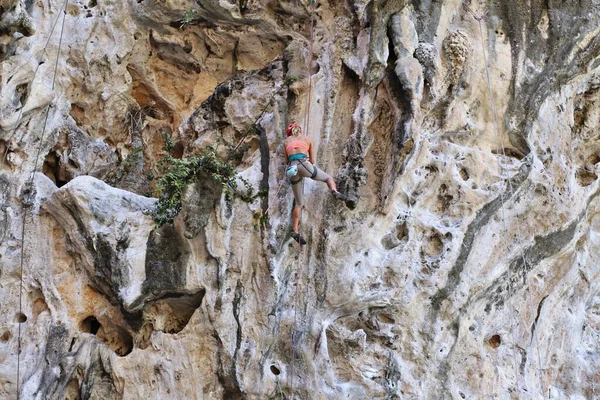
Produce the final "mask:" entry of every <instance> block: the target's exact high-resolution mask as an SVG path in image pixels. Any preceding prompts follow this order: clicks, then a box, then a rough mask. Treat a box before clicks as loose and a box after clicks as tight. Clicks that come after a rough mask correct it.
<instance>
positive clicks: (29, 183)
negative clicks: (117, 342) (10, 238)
mask: <svg viewBox="0 0 600 400" xmlns="http://www.w3.org/2000/svg"><path fill="white" fill-rule="evenodd" d="M68 1H69V0H65V1H64V3H63V6H62V7H61V11H60V12H59V14H58V16H57V17H56V21H54V25H53V26H52V31H51V32H50V35H49V37H48V41H47V42H46V47H47V46H48V43H49V42H50V38H51V37H52V33H53V32H54V28H55V26H56V23H57V22H58V18H59V17H60V14H61V13H62V14H63V20H62V24H61V28H60V38H59V41H58V50H57V53H56V62H55V64H54V75H53V77H52V90H54V86H55V83H56V73H57V71H58V59H59V57H60V49H61V46H62V39H63V33H64V27H65V20H66V18H67V13H66V10H67V3H68ZM46 47H44V54H45V52H46ZM42 57H43V54H42ZM40 65H41V64H38V68H39V66H40ZM38 68H36V70H35V73H34V78H33V80H32V84H33V81H34V80H35V74H37V71H38ZM50 105H51V104H48V105H47V106H46V111H45V114H46V115H45V117H44V126H43V128H42V135H41V137H40V143H39V146H38V150H37V153H36V156H35V161H34V165H33V170H32V171H31V176H30V177H29V179H28V181H27V182H26V184H25V188H26V189H30V188H32V187H33V181H34V179H35V171H36V169H37V164H38V160H39V157H40V153H41V151H42V145H43V144H44V136H45V133H46V125H47V123H48V114H49V111H50ZM23 108H24V105H23V106H22V107H21V111H20V112H19V117H18V118H17V123H16V124H15V128H14V131H13V135H14V133H15V132H16V130H17V127H18V125H19V119H20V117H21V112H22V111H23ZM11 138H12V135H11ZM7 151H8V147H7ZM5 156H6V153H5ZM3 162H4V159H3ZM26 224H27V208H26V207H24V208H23V218H22V221H21V252H20V254H21V255H20V257H21V261H20V266H19V314H18V315H19V318H21V315H23V270H24V259H25V234H26ZM22 322H24V321H20V320H19V321H18V335H17V400H18V399H19V387H20V380H21V324H22Z"/></svg>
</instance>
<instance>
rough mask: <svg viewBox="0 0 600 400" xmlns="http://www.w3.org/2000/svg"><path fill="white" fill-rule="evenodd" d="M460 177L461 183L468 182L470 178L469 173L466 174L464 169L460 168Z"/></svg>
mask: <svg viewBox="0 0 600 400" xmlns="http://www.w3.org/2000/svg"><path fill="white" fill-rule="evenodd" d="M460 177H461V178H462V180H463V181H468V180H469V178H470V176H469V173H468V172H467V169H466V168H461V169H460Z"/></svg>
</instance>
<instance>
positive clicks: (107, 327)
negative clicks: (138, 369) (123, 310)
mask: <svg viewBox="0 0 600 400" xmlns="http://www.w3.org/2000/svg"><path fill="white" fill-rule="evenodd" d="M104 322H107V323H105V324H104V325H102V324H101V323H100V321H98V319H97V318H96V317H94V316H93V315H90V316H89V317H87V318H85V319H84V320H83V321H81V323H80V324H79V329H80V330H81V331H82V332H86V333H91V334H92V335H96V337H97V338H98V339H99V340H101V341H102V342H103V343H104V344H105V345H106V346H108V347H109V348H110V349H111V350H112V351H114V352H115V353H116V354H117V355H119V356H121V357H123V356H126V355H127V354H129V353H131V350H133V337H132V336H131V334H130V333H129V332H128V331H127V330H125V329H123V328H122V327H120V326H118V325H113V324H111V323H110V320H108V321H104Z"/></svg>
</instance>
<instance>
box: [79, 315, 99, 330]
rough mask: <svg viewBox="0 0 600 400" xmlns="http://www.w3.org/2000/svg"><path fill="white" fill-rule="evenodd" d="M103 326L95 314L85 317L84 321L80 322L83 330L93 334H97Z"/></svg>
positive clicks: (80, 327) (80, 328)
mask: <svg viewBox="0 0 600 400" xmlns="http://www.w3.org/2000/svg"><path fill="white" fill-rule="evenodd" d="M101 327H102V325H101V324H100V322H98V320H97V319H96V317H94V316H93V315H90V316H89V317H87V318H85V319H84V320H83V321H81V324H79V330H81V331H82V332H86V333H91V334H92V335H96V334H97V333H98V331H99V330H100V328H101Z"/></svg>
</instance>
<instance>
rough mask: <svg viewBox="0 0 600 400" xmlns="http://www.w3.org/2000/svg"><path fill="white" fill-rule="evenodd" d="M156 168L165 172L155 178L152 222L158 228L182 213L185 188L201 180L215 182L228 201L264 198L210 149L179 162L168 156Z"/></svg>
mask: <svg viewBox="0 0 600 400" xmlns="http://www.w3.org/2000/svg"><path fill="white" fill-rule="evenodd" d="M159 168H160V170H161V172H163V173H164V174H163V175H162V176H161V177H160V178H158V179H157V189H158V191H159V193H160V197H159V200H158V203H157V205H156V209H155V211H154V220H155V221H156V223H157V224H158V225H159V226H160V225H163V224H165V223H169V222H172V221H173V219H174V218H175V217H176V216H177V214H178V213H179V211H181V206H182V204H181V200H182V196H183V193H184V191H185V189H186V188H187V187H188V185H190V184H192V183H195V182H198V181H200V180H202V179H211V180H213V181H214V182H217V183H218V184H219V185H220V186H221V187H222V189H223V191H224V192H225V197H226V199H227V200H228V201H232V200H233V199H234V198H239V199H241V200H243V201H245V202H253V201H254V200H256V198H257V197H259V196H262V195H264V193H262V192H261V191H258V192H257V191H255V190H254V188H253V187H252V185H251V184H250V182H248V181H247V180H246V179H244V178H240V177H238V176H237V174H236V172H235V167H234V166H233V165H232V164H231V163H230V162H228V161H224V160H222V159H221V158H220V157H219V155H218V154H217V150H216V149H215V148H214V147H212V146H207V147H205V148H203V149H202V151H201V153H200V154H199V155H196V156H191V157H187V158H181V159H179V158H174V157H172V156H170V155H169V156H167V157H165V158H163V159H162V160H161V161H160V167H159ZM240 183H241V184H240Z"/></svg>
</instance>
